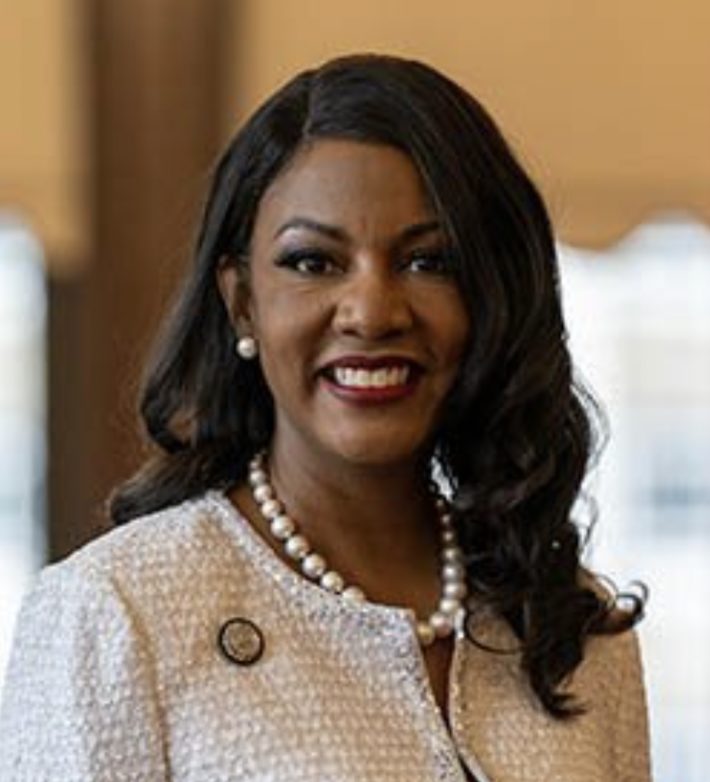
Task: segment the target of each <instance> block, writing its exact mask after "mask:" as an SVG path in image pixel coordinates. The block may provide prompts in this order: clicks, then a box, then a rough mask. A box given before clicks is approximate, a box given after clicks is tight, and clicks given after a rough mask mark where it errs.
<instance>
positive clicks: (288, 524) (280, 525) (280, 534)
mask: <svg viewBox="0 0 710 782" xmlns="http://www.w3.org/2000/svg"><path fill="white" fill-rule="evenodd" d="M295 531H296V525H295V524H294V522H293V520H292V519H291V517H290V516H287V515H286V514H285V513H282V514H281V515H280V516H276V518H274V519H272V520H271V534H272V535H273V536H274V537H275V538H278V539H279V540H286V539H287V538H290V537H291V535H293V533H294V532H295Z"/></svg>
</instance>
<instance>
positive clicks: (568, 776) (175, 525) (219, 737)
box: [0, 492, 649, 782]
mask: <svg viewBox="0 0 710 782" xmlns="http://www.w3.org/2000/svg"><path fill="white" fill-rule="evenodd" d="M231 617H243V618H247V619H249V620H251V621H252V622H253V623H254V624H256V625H257V626H258V628H259V629H260V630H261V632H262V634H263V637H264V643H265V648H264V653H263V655H262V657H261V658H260V659H259V660H258V661H257V662H255V663H254V664H253V665H250V666H238V665H235V664H233V663H230V662H229V661H228V660H227V659H226V658H225V657H224V656H223V655H222V654H221V653H220V652H219V650H218V643H217V637H218V634H219V630H220V627H221V626H222V624H223V623H224V622H225V621H226V620H228V619H230V618H231ZM478 628H479V631H478V632H479V634H480V635H482V636H483V637H485V639H486V640H487V641H488V642H490V643H491V644H494V645H497V646H499V647H504V648H505V647H507V648H512V647H513V646H514V641H513V639H512V637H511V633H510V631H509V630H508V629H507V626H506V625H505V623H504V622H502V621H500V620H498V619H495V618H493V617H490V616H489V617H480V618H479V622H478ZM570 686H571V689H572V690H573V691H574V692H575V694H576V695H577V696H578V697H579V698H580V699H581V700H582V701H583V702H584V703H585V704H586V705H587V708H588V713H587V714H586V715H585V716H583V717H581V718H580V719H577V720H573V721H571V722H566V723H563V722H559V721H555V720H553V719H551V718H550V717H548V716H547V715H546V714H545V713H544V712H543V711H542V710H541V708H540V707H539V706H538V704H537V702H536V700H535V698H534V696H533V695H532V694H531V692H530V690H529V688H528V686H527V684H526V683H525V680H524V679H523V677H522V675H521V673H520V672H519V670H518V660H517V655H515V654H512V655H494V654H490V653H486V652H483V651H481V650H480V649H478V648H477V647H475V646H473V645H471V644H470V643H469V642H468V641H467V640H465V639H464V638H457V640H456V650H455V654H454V660H453V664H452V668H451V674H450V687H449V689H450V696H449V723H450V730H449V729H448V728H447V726H446V723H445V722H444V720H443V719H442V717H441V715H440V712H439V710H438V709H437V706H436V703H435V700H434V697H433V694H432V691H431V689H430V686H429V683H428V679H427V675H426V669H425V667H424V662H423V659H422V655H421V652H420V649H419V646H418V643H417V639H416V636H415V633H414V629H413V616H412V614H411V612H409V611H407V610H404V609H399V608H392V607H386V606H378V605H370V604H366V605H363V606H353V605H349V604H346V603H345V602H344V601H343V600H341V599H340V598H338V597H337V596H334V595H331V594H329V593H326V592H325V591H323V590H321V589H320V588H319V587H317V586H315V585H314V584H312V583H311V582H309V581H307V580H306V579H304V578H302V577H300V576H299V575H298V574H296V573H295V572H293V571H291V570H290V569H289V568H288V567H287V566H286V565H285V564H284V563H283V562H282V561H281V560H280V559H279V558H278V557H277V556H276V555H275V554H274V553H273V551H272V550H271V549H270V548H269V547H268V545H267V544H266V542H265V541H263V540H262V539H261V538H260V537H259V536H258V535H257V533H256V532H255V531H253V529H252V528H251V527H250V526H249V524H248V523H247V522H246V521H245V520H244V519H243V518H241V517H240V516H239V515H238V513H237V512H236V511H235V510H234V508H233V506H232V505H231V503H230V502H229V500H228V499H227V498H226V497H225V496H224V495H223V494H221V493H218V492H210V493H208V494H207V495H205V496H204V497H202V498H200V499H198V500H193V501H191V502H187V503H184V504H183V505H180V506H177V507H174V508H170V509H167V510H164V511H161V512H159V513H157V514H154V515H152V516H147V517H144V518H142V519H137V520H135V521H133V522H131V523H130V524H128V525H127V526H125V527H122V528H120V529H117V530H115V531H113V532H111V533H109V534H108V535H106V536H104V537H103V538H100V539H99V540H97V541H95V542H94V543H92V544H90V545H88V546H86V547H85V548H83V549H82V550H81V551H79V552H77V553H76V554H74V555H73V556H72V557H70V558H69V559H67V560H65V561H64V562H62V563H60V564H58V565H54V566H50V567H48V568H46V569H45V570H44V571H43V572H42V574H41V575H40V578H39V580H38V582H37V584H36V586H35V588H34V589H33V590H32V591H31V592H30V594H29V595H28V596H27V598H26V599H25V602H24V606H23V608H22V611H21V613H20V617H19V622H18V627H17V632H16V639H15V645H14V647H13V653H12V656H11V661H10V664H9V669H8V674H7V679H6V685H5V692H4V697H3V705H2V712H1V716H0V780H2V782H50V780H51V782H129V780H130V782H138V780H140V781H141V782H143V781H145V782H166V781H167V780H172V781H173V782H237V781H241V780H249V781H250V782H296V780H299V781H302V782H395V781H398V782H399V781H401V782H433V780H441V781H442V782H444V781H446V782H463V780H464V779H465V778H466V777H465V773H464V768H465V769H467V770H468V772H469V773H472V774H474V775H475V776H476V777H477V778H478V779H479V780H481V781H483V780H486V782H647V780H648V779H649V761H648V743H647V726H646V713H645V704H644V691H643V684H642V676H641V668H640V662H639V656H638V649H637V642H636V636H635V634H634V633H631V632H629V633H625V634H623V635H619V636H613V637H599V638H594V639H592V640H591V641H590V643H589V645H588V649H587V654H586V656H585V660H584V662H583V664H582V665H581V666H580V667H579V668H578V670H577V671H576V672H575V675H574V677H573V679H572V682H571V685H570Z"/></svg>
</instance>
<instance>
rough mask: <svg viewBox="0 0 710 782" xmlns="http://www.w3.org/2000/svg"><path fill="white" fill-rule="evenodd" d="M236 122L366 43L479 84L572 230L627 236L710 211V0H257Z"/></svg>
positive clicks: (243, 39) (242, 50)
mask: <svg viewBox="0 0 710 782" xmlns="http://www.w3.org/2000/svg"><path fill="white" fill-rule="evenodd" d="M234 5H235V6H236V7H237V9H238V11H239V13H238V14H236V15H235V17H234V35H233V40H234V41H235V42H237V41H238V42H239V45H235V46H234V47H233V48H232V49H231V50H230V52H231V63H229V64H228V68H227V72H228V75H229V76H230V77H231V78H230V81H229V82H228V88H229V91H228V94H227V95H226V96H225V107H226V114H225V117H224V127H225V136H226V135H227V134H228V133H229V132H231V130H232V128H233V127H234V124H235V120H236V119H237V118H241V117H243V116H244V115H245V113H246V112H247V111H248V110H250V109H252V108H253V107H254V106H255V105H256V104H257V103H258V102H259V101H260V100H261V99H263V98H264V97H265V96H266V95H267V94H268V93H269V92H270V91H271V90H273V89H274V87H275V86H276V85H278V84H279V83H281V82H282V81H284V80H285V79H287V78H288V77H289V76H290V75H291V74H293V73H294V72H295V71H297V70H299V69H301V68H304V67H308V66H310V65H312V64H313V63H316V62H318V61H320V60H323V59H325V58H328V57H331V56H333V55H336V54H341V53H346V52H351V51H367V50H370V51H383V52H392V53H397V54H404V55H407V56H413V57H417V58H422V59H425V60H427V61H429V62H431V63H432V64H434V65H435V66H438V67H440V68H441V69H442V70H444V71H446V72H447V73H449V74H450V75H451V76H453V77H454V78H455V79H457V80H459V81H461V82H462V83H464V84H465V85H466V86H467V87H468V88H469V89H470V90H471V91H472V92H474V93H475V94H476V95H477V96H478V97H479V98H481V99H482V101H483V102H484V104H485V105H487V106H488V107H489V109H490V110H491V111H492V112H493V114H494V115H495V116H496V117H497V119H498V120H499V121H500V123H501V124H502V126H503V128H504V130H506V131H507V134H508V136H509V137H510V138H511V139H512V141H513V142H514V145H515V146H516V148H517V149H518V150H519V152H520V153H521V154H522V156H523V158H524V159H525V160H526V162H527V163H528V166H529V167H530V168H531V169H532V170H533V173H534V174H535V175H536V177H537V178H538V180H539V181H540V183H541V184H542V185H543V189H544V190H545V193H546V195H547V198H548V200H549V201H550V204H551V206H552V208H553V212H554V215H555V218H556V222H557V225H558V228H559V230H560V232H561V234H562V236H563V238H564V239H566V240H567V241H570V242H572V243H574V244H587V245H599V244H604V243H606V242H609V241H613V240H614V239H616V238H618V237H619V236H620V235H621V234H623V233H624V232H626V231H627V230H629V229H630V228H631V227H633V225H634V224H636V223H637V222H639V221H641V220H643V219H646V218H647V217H650V216H651V215H652V214H653V213H654V212H656V211H657V210H664V209H671V210H677V209H687V210H691V211H695V213H696V214H697V215H698V216H703V217H704V218H705V219H706V220H709V221H710V3H708V2H707V0H677V2H674V3H670V2H657V1H654V2H650V3H649V2H648V0H624V2H618V0H597V1H596V2H594V3H588V4H587V3H574V2H570V1H569V0H536V2H534V3H533V2H521V0H499V2H497V3H492V2H475V1H474V0H439V1H438V2H431V0H409V1H408V2H402V1H399V2H398V1H397V0H358V1H357V2H329V3H324V2H321V1H319V0H243V1H242V2H238V3H234Z"/></svg>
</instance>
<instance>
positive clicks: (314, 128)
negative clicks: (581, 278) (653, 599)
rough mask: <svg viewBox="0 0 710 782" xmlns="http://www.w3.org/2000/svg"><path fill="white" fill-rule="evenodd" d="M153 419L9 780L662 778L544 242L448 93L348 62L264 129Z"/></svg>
mask: <svg viewBox="0 0 710 782" xmlns="http://www.w3.org/2000/svg"><path fill="white" fill-rule="evenodd" d="M141 412H142V414H143V418H144V420H145V424H146V428H147V431H148V434H149V435H150V437H151V439H152V440H153V442H154V444H155V445H156V446H157V448H156V454H155V456H154V457H153V458H152V459H151V460H150V461H149V462H148V463H147V464H146V466H145V467H144V468H143V469H142V470H141V472H140V473H139V474H138V475H136V476H135V477H134V478H133V479H131V480H130V481H129V482H128V483H126V484H125V485H124V486H122V487H120V488H119V489H118V490H117V491H116V493H115V494H114V496H113V498H112V501H111V513H112V516H113V518H114V520H115V521H116V522H117V523H118V524H125V526H123V527H122V528H121V529H117V530H114V531H113V532H111V533H110V534H108V535H106V536H104V537H103V538H101V539H100V540H98V541H96V542H94V543H93V544H91V545H89V546H88V547H86V548H84V549H82V550H81V551H79V552H77V553H76V554H75V555H74V556H72V557H71V558H69V559H68V560H66V561H65V562H63V563H60V564H58V565H56V566H53V567H50V568H48V569H47V570H45V571H44V573H43V574H42V576H41V577H40V580H39V582H38V584H37V586H36V587H35V588H34V590H33V591H32V592H31V593H30V594H29V596H28V597H27V599H26V602H25V607H24V610H23V613H22V616H21V619H20V623H19V629H18V635H17V639H16V644H15V652H14V655H13V659H12V663H11V666H10V673H9V676H8V687H7V693H6V698H5V703H4V706H3V713H2V730H1V731H0V749H1V750H2V751H1V752H0V758H1V759H0V776H2V778H3V779H8V780H9V781H10V782H20V780H29V779H32V780H33V782H35V781H36V780H40V779H49V778H51V779H53V780H55V782H56V781H57V780H60V781H62V780H67V782H68V780H77V779H82V780H105V779H108V778H111V779H112V780H114V779H115V780H121V779H125V780H129V779H138V778H141V779H143V778H145V779H151V780H175V781H176V782H182V781H183V780H184V781H187V780H197V779H200V780H202V779H235V780H237V779H239V780H242V779H244V780H246V779H249V780H262V781H263V782H267V780H269V781H270V780H279V782H288V780H296V779H299V780H322V779H328V780H332V781H333V782H335V781H337V780H343V782H344V781H345V780H348V782H355V780H357V782H366V781H367V780H378V782H381V781H382V780H391V781H392V782H394V781H395V780H407V782H413V781H414V780H421V781H422V782H425V780H433V779H437V780H450V781H451V782H453V781H454V780H457V781H458V782H461V781H462V780H464V779H475V780H478V782H486V781H487V782H529V781H531V780H541V779H545V780H547V781H548V782H555V781H557V782H562V780H564V782H576V781H579V782H582V781H584V782H602V780H604V782H608V780H610V779H613V780H615V781H617V782H646V780H648V778H649V771H648V747H647V735H646V717H645V707H644V693H643V683H642V679H641V669H640V661H639V657H638V648H637V642H636V636H635V634H634V632H633V630H631V628H632V625H633V624H634V623H635V621H636V619H638V618H639V616H640V613H641V609H642V600H640V599H639V598H632V599H631V601H630V607H628V608H627V610H621V608H620V607H618V606H617V605H616V602H617V601H616V600H615V596H614V595H612V594H610V593H609V592H608V591H607V590H606V589H605V588H603V587H602V586H601V585H600V584H599V582H598V581H597V579H595V578H594V577H593V576H592V575H591V574H590V573H589V572H588V571H587V570H586V569H585V568H584V567H583V566H582V564H581V562H580V548H581V544H580V536H579V533H578V531H577V528H576V526H575V524H574V522H573V520H572V518H571V508H572V506H573V504H574V502H575V500H576V499H577V496H578V494H579V490H580V485H581V482H582V479H583V477H584V474H585V470H586V468H587V466H588V462H589V460H590V458H591V456H592V455H593V452H594V436H593V432H594V428H593V413H594V406H593V404H592V402H591V400H590V397H589V396H588V395H587V394H586V393H585V392H584V391H583V390H581V389H580V388H578V387H577V386H575V384H574V383H573V381H572V372H571V362H570V357H569V354H568V351H567V347H566V334H565V328H564V323H563V320H562V315H561V310H560V302H559V295H558V280H557V264H556V258H555V248H554V241H553V237H552V231H551V227H550V224H549V220H548V217H547V213H546V210H545V207H544V205H543V203H542V201H541V199H540V197H539V195H538V192H537V190H536V188H535V187H534V185H533V184H532V183H531V181H530V180H529V178H528V177H527V175H526V174H525V172H524V171H523V169H522V168H521V167H520V165H519V164H518V162H517V161H516V159H515V158H514V156H513V155H512V153H511V152H510V150H509V148H508V146H507V144H506V143H505V141H504V139H503V138H502V136H501V135H500V133H499V131H498V130H497V128H496V127H495V125H494V124H493V122H492V120H491V119H490V118H489V117H488V115H487V114H486V113H485V111H484V110H483V109H482V107H481V106H480V105H479V104H478V103H477V102H476V101H475V99H473V98H472V97H471V96H470V95H468V94H467V93H466V92H465V91H463V90H462V89H461V88H460V87H458V86H457V85H456V84H454V83H452V82H451V81H450V80H448V79H447V78H446V77H444V76H442V75H441V74H439V73H437V72H436V71H434V70H433V69H431V68H429V67H428V66H425V65H423V64H421V63H417V62H412V61H406V60H401V59H396V58H391V57H384V56H357V57H349V58H344V59H340V60H335V61H333V62H330V63H326V64H325V65H323V66H321V67H320V68H318V69H316V70H313V71H308V72H305V73H303V74H300V75H299V76H297V77H296V78H295V79H293V80H292V81H291V82H289V83H288V84H287V85H285V86H284V87H283V88H282V89H281V90H280V91H279V92H277V93H276V94H275V95H274V96H273V97H272V98H270V99H269V101H267V103H265V104H264V106H262V107H261V108H260V109H259V110H258V111H257V113H256V114H255V115H254V116H253V117H252V118H251V119H250V120H249V121H248V123H247V124H246V126H245V127H244V128H243V129H242V130H241V131H240V133H239V134H238V135H237V136H236V137H235V139H234V140H233V142H232V143H231V144H230V146H229V148H228V149H227V150H226V152H225V154H224V155H223V157H222V159H221V160H220V162H219V164H218V166H217V170H216V172H215V176H214V182H213V185H212V190H211V193H210V196H209V199H208V201H207V205H206V208H205V214H204V221H203V225H202V229H201V231H200V236H199V241H198V246H197V250H196V254H195V263H194V266H193V269H192V271H191V272H190V273H189V274H188V276H187V278H186V280H185V284H184V288H183V291H182V293H181V297H180V299H179V300H178V303H177V306H176V308H175V309H174V311H173V313H172V314H171V316H170V319H169V322H168V325H167V329H166V331H165V333H164V337H163V340H162V341H161V343H160V344H159V345H158V347H157V350H156V354H155V357H154V360H153V362H152V365H151V366H150V368H149V371H148V374H147V378H146V383H145V388H144V391H143V397H142V401H141ZM434 475H443V476H444V479H445V480H444V482H443V483H444V484H445V488H446V495H447V496H446V497H445V496H443V494H442V491H441V489H440V486H439V483H437V482H436V481H435V480H433V476H434ZM50 623H51V626H52V628H53V632H52V634H51V637H49V638H48V637H47V633H46V626H47V625H48V624H50ZM176 628H178V629H179V632H176ZM40 746H41V748H42V751H37V748H38V747H40Z"/></svg>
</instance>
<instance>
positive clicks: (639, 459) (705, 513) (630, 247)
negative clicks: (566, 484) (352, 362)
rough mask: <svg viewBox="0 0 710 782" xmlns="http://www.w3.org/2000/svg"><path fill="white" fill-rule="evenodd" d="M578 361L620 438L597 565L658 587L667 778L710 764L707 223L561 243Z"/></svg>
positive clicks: (653, 687)
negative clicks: (602, 241)
mask: <svg viewBox="0 0 710 782" xmlns="http://www.w3.org/2000/svg"><path fill="white" fill-rule="evenodd" d="M561 267H562V288H563V299H564V304H565V314H566V317H567V321H568V327H569V330H570V337H571V340H570V344H571V347H572V351H573V355H574V357H575V362H576V364H577V365H578V366H579V368H580V369H581V374H582V376H584V377H586V379H587V380H588V381H589V383H590V385H591V386H592V388H593V389H594V390H596V392H597V395H598V396H599V397H601V399H602V402H603V403H604V405H605V407H606V410H607V414H608V417H609V420H610V429H611V439H610V442H609V445H608V448H607V450H606V452H605V454H604V456H603V458H602V461H601V465H600V467H599V469H598V471H597V473H596V475H595V476H593V478H592V481H591V488H592V490H593V491H594V493H595V494H596V497H597V499H598V501H599V523H598V526H597V527H596V529H595V531H594V533H593V537H592V541H593V542H592V546H591V562H592V565H593V566H594V567H596V568H597V569H598V570H600V571H601V572H605V573H608V574H610V575H611V576H612V577H613V578H614V580H615V581H617V584H618V585H619V586H624V585H625V584H626V583H628V581H629V579H632V578H634V577H636V578H639V579H641V580H643V581H645V582H646V583H647V585H648V586H649V588H650V591H651V595H650V601H649V604H648V611H647V618H646V619H645V620H644V621H643V622H642V623H641V625H640V633H641V639H642V644H643V648H644V652H645V655H644V657H645V662H646V667H647V673H648V685H649V694H650V707H651V726H652V737H653V753H654V761H655V770H656V778H657V779H658V780H659V782H671V780H683V782H704V780H705V779H706V777H707V769H708V768H709V767H710V744H709V743H708V736H710V610H708V605H709V604H710V231H708V229H707V228H704V227H702V226H700V225H698V224H694V223H692V222H683V221H681V220H675V219H669V220H665V221H662V222H658V223H655V224H650V225H646V226H644V227H642V228H639V229H638V230H636V231H635V232H634V233H633V234H631V235H630V236H629V237H627V239H626V240H624V241H623V242H621V243H620V244H619V245H617V246H616V247H614V248H612V249H610V250H609V251H606V252H602V253H593V252H586V251H578V250H572V249H569V248H562V250H561Z"/></svg>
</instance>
